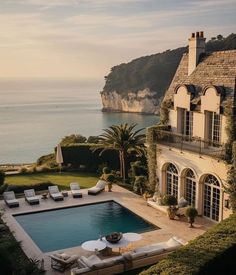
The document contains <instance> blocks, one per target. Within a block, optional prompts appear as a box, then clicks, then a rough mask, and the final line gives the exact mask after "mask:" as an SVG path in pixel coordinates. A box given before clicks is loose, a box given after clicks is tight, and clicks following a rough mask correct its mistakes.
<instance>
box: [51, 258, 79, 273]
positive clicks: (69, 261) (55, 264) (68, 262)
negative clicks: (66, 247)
mask: <svg viewBox="0 0 236 275" xmlns="http://www.w3.org/2000/svg"><path fill="white" fill-rule="evenodd" d="M49 257H50V258H51V267H52V268H53V269H55V270H58V271H61V272H64V271H65V270H66V269H67V268H69V267H71V266H72V265H73V264H74V263H76V262H77V259H78V256H77V255H71V256H70V255H67V254H65V253H55V254H52V255H50V256H49Z"/></svg>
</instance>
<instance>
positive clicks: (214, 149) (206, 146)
mask: <svg viewBox="0 0 236 275" xmlns="http://www.w3.org/2000/svg"><path fill="white" fill-rule="evenodd" d="M153 141H154V142H156V143H160V144H163V145H167V146H169V147H170V149H171V147H174V148H178V149H179V150H180V152H182V151H191V152H195V153H198V154H199V156H201V155H209V156H212V157H216V158H219V159H225V146H224V144H221V143H219V142H216V141H213V140H204V139H201V138H199V137H190V136H185V135H181V134H177V133H173V132H170V131H163V130H154V132H153Z"/></svg>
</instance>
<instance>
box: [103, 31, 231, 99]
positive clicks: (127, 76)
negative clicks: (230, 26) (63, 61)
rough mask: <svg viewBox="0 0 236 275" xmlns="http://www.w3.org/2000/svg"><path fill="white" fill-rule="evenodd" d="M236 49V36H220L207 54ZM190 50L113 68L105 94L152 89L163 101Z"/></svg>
mask: <svg viewBox="0 0 236 275" xmlns="http://www.w3.org/2000/svg"><path fill="white" fill-rule="evenodd" d="M233 49H236V34H233V33H232V34H230V35H229V36H227V37H225V38H224V37H223V36H222V35H218V36H216V37H212V38H211V40H209V41H208V42H207V43H206V51H207V52H208V51H221V50H233ZM186 52H187V47H181V48H177V49H174V50H167V51H164V52H162V53H157V54H153V55H150V56H144V57H140V58H137V59H134V60H132V61H131V62H129V63H122V64H120V65H117V66H114V67H112V68H111V72H110V73H109V74H108V75H107V76H106V77H105V80H106V83H105V86H104V88H103V92H105V93H110V92H113V91H116V92H117V93H118V94H121V95H122V96H123V97H125V96H127V95H128V93H129V92H131V91H132V92H138V91H140V90H144V89H145V88H149V89H150V90H151V91H153V92H155V93H156V97H157V98H159V99H161V98H162V97H163V96H164V93H165V91H166V89H167V88H168V86H169V85H170V82H171V80H172V78H173V76H174V74H175V71H176V69H177V67H178V65H179V62H180V59H181V58H182V55H183V54H184V53H186Z"/></svg>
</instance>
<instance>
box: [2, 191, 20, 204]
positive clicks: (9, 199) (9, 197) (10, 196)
mask: <svg viewBox="0 0 236 275" xmlns="http://www.w3.org/2000/svg"><path fill="white" fill-rule="evenodd" d="M3 198H4V201H5V203H6V205H7V206H8V207H18V206H19V201H18V200H17V199H16V196H15V193H14V191H8V192H4V193H3Z"/></svg>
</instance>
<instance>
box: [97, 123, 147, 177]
mask: <svg viewBox="0 0 236 275" xmlns="http://www.w3.org/2000/svg"><path fill="white" fill-rule="evenodd" d="M136 125H137V124H134V123H133V124H131V125H128V123H125V124H120V125H112V126H110V127H109V128H108V129H104V133H103V134H101V135H100V136H99V143H98V146H97V149H98V148H103V150H102V151H101V153H100V154H102V153H103V152H104V151H106V150H109V149H110V150H111V149H113V150H117V151H119V159H120V175H121V177H122V178H123V180H125V178H126V174H127V172H126V162H127V156H128V154H130V153H131V152H135V153H136V154H137V155H143V154H144V140H145V135H144V134H139V133H140V132H141V131H142V130H143V129H139V130H136V131H133V130H134V128H135V127H136Z"/></svg>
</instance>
